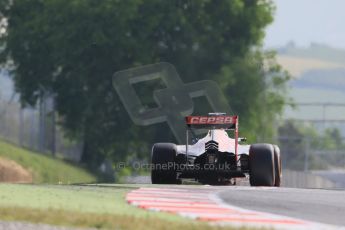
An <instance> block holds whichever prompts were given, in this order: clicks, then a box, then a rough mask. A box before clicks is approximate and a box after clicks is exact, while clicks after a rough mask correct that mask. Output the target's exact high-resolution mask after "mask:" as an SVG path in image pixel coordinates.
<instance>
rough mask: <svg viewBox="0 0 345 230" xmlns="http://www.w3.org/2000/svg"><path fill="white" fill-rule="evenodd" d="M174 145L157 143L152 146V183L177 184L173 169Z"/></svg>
mask: <svg viewBox="0 0 345 230" xmlns="http://www.w3.org/2000/svg"><path fill="white" fill-rule="evenodd" d="M176 152H177V150H176V145H175V144H170V143H158V144H155V145H154V146H153V148H152V155H151V163H152V169H151V181H152V184H179V183H180V181H179V180H177V173H176V170H175V168H174V167H175V158H176Z"/></svg>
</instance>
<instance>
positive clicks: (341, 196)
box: [218, 187, 345, 226]
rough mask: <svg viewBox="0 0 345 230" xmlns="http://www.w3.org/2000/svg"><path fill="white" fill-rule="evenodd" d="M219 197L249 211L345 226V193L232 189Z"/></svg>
mask: <svg viewBox="0 0 345 230" xmlns="http://www.w3.org/2000/svg"><path fill="white" fill-rule="evenodd" d="M218 196H219V197H220V198H221V199H222V200H223V201H224V202H225V203H227V204H230V205H234V206H238V207H241V208H245V209H250V210H254V211H260V212H267V213H272V214H278V215H282V216H288V217H293V218H298V219H303V220H307V221H313V222H319V223H325V224H331V225H338V226H345V190H326V189H325V190H323V189H295V188H253V187H229V188H228V189H225V190H224V191H221V192H219V193H218Z"/></svg>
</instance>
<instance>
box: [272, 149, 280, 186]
mask: <svg viewBox="0 0 345 230" xmlns="http://www.w3.org/2000/svg"><path fill="white" fill-rule="evenodd" d="M273 148H274V172H275V175H274V176H275V177H274V186H276V187H280V184H281V179H282V159H281V156H280V149H279V147H278V146H277V145H274V146H273Z"/></svg>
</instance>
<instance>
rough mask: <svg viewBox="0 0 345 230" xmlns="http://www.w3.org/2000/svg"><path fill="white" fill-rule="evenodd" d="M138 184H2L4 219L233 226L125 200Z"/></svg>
mask: <svg viewBox="0 0 345 230" xmlns="http://www.w3.org/2000/svg"><path fill="white" fill-rule="evenodd" d="M134 188H135V186H129V187H126V186H125V185H118V186H107V187H96V186H68V185H54V186H43V185H9V184H2V185H0V219H2V220H6V221H17V220H18V221H29V222H34V223H47V224H53V225H62V226H74V227H93V228H101V229H176V230H178V229H187V230H188V229H195V230H196V229H199V230H208V229H224V230H226V229H233V228H223V227H215V226H210V225H208V224H206V223H201V222H197V221H194V220H190V219H186V218H182V217H179V216H176V215H172V214H168V213H157V212H151V211H145V210H142V209H139V208H136V207H134V206H131V205H128V204H127V203H126V202H125V194H126V193H127V192H128V191H130V190H132V189H134Z"/></svg>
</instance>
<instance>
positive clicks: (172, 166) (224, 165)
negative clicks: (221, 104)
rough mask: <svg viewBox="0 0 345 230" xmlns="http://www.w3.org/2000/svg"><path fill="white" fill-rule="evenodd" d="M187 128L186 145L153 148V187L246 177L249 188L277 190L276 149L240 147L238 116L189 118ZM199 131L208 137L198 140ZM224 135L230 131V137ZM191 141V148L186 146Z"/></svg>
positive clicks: (278, 167)
mask: <svg viewBox="0 0 345 230" xmlns="http://www.w3.org/2000/svg"><path fill="white" fill-rule="evenodd" d="M186 124H187V131H186V140H187V143H186V145H175V144H171V143H157V144H155V145H154V146H153V148H152V158H151V160H152V167H151V180H152V183H153V184H179V183H181V179H185V178H189V179H195V180H196V181H198V182H200V183H202V184H236V178H239V177H246V176H249V182H250V185H251V186H277V187H279V186H280V182H281V177H282V170H281V169H282V167H281V165H282V163H281V157H280V150H279V148H278V146H276V145H272V144H252V145H240V144H239V142H243V141H245V138H239V137H238V116H226V115H225V114H224V113H210V114H209V116H188V117H186ZM198 129H204V130H205V129H206V130H208V132H207V135H206V136H205V137H203V138H201V139H197V138H196V134H195V131H197V130H198ZM227 131H232V132H231V133H230V132H229V134H232V137H229V134H228V132H227ZM191 137H192V138H191ZM190 138H191V139H192V143H193V144H192V145H190V144H189V143H188V142H189V140H190Z"/></svg>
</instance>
